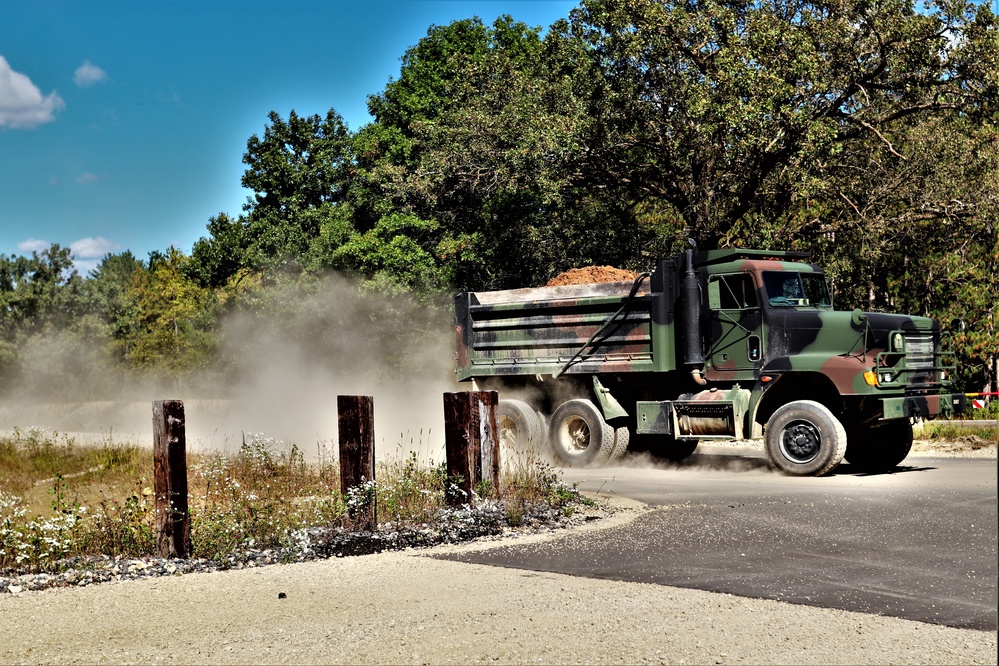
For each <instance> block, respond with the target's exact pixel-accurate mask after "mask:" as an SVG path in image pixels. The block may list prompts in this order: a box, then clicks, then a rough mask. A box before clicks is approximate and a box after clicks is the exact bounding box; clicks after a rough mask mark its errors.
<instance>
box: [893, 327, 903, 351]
mask: <svg viewBox="0 0 999 666" xmlns="http://www.w3.org/2000/svg"><path fill="white" fill-rule="evenodd" d="M891 350H892V351H894V352H904V351H905V336H904V335H902V332H901V331H895V332H894V333H892V334H891Z"/></svg>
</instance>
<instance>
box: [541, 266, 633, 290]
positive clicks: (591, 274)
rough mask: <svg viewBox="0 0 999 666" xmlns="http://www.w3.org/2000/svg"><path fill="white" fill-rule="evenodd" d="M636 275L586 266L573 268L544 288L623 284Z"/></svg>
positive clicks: (603, 267) (613, 269)
mask: <svg viewBox="0 0 999 666" xmlns="http://www.w3.org/2000/svg"><path fill="white" fill-rule="evenodd" d="M636 277H638V273H635V272H632V271H626V270H624V269H623V268H614V267H613V266H586V267H584V268H573V269H570V270H568V271H566V272H565V273H561V274H559V275H556V276H555V277H553V278H552V279H551V280H549V281H548V284H546V285H545V286H546V287H563V286H565V285H569V284H592V283H594V282H625V281H628V280H634V279H635V278H636Z"/></svg>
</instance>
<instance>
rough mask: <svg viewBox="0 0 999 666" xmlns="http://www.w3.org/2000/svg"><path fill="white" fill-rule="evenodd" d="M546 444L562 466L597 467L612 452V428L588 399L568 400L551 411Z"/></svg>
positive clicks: (605, 460) (604, 461)
mask: <svg viewBox="0 0 999 666" xmlns="http://www.w3.org/2000/svg"><path fill="white" fill-rule="evenodd" d="M548 444H549V446H550V447H551V450H552V453H553V454H554V455H555V459H556V460H558V461H559V462H560V463H562V464H563V465H566V466H569V467H597V466H600V465H603V464H604V463H606V462H607V460H608V459H609V458H610V456H611V454H612V453H613V451H614V428H612V427H611V426H610V424H608V423H607V422H606V421H605V420H604V417H603V414H601V413H600V410H599V409H597V406H596V405H594V404H593V403H592V402H591V401H589V400H582V399H576V400H569V401H568V402H563V403H562V404H561V405H559V407H558V409H556V410H555V413H554V414H552V418H551V423H550V424H549V426H548Z"/></svg>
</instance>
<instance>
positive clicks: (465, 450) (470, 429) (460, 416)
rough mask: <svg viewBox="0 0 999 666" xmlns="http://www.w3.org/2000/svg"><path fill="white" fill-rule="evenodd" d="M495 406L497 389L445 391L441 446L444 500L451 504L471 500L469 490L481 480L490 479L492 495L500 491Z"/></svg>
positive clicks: (459, 503)
mask: <svg viewBox="0 0 999 666" xmlns="http://www.w3.org/2000/svg"><path fill="white" fill-rule="evenodd" d="M498 405H499V394H498V393H497V392H496V391H472V392H462V393H445V394H444V448H445V452H446V456H447V474H448V484H449V485H448V488H447V490H446V500H447V503H448V504H450V505H451V506H460V505H461V504H466V503H468V502H469V501H471V498H472V491H473V490H476V488H478V487H479V485H480V484H481V483H482V482H483V481H488V482H489V492H490V494H491V495H493V496H496V495H498V494H499V489H500V472H499V469H500V458H499V441H498V439H497V436H496V407H497V406H498ZM451 484H454V485H456V486H457V488H453V487H452V485H451Z"/></svg>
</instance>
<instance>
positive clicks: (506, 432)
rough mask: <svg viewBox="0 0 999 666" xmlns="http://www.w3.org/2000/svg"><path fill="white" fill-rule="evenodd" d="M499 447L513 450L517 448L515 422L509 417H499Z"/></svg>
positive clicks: (517, 433)
mask: <svg viewBox="0 0 999 666" xmlns="http://www.w3.org/2000/svg"><path fill="white" fill-rule="evenodd" d="M497 427H498V428H499V435H500V436H499V439H500V446H501V447H506V448H507V449H510V450H512V449H514V448H515V447H516V446H517V436H518V435H519V434H520V432H519V430H518V429H517V422H516V421H514V420H513V419H512V418H510V417H509V416H501V417H500V419H499V423H498V424H497Z"/></svg>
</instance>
